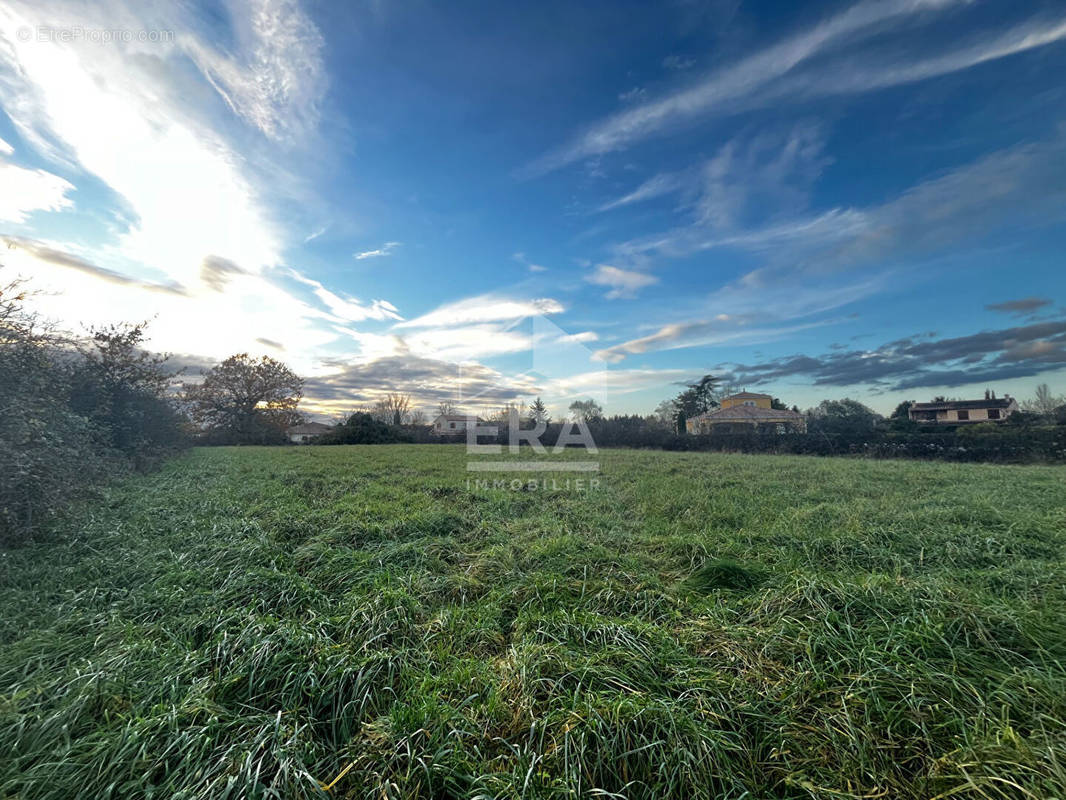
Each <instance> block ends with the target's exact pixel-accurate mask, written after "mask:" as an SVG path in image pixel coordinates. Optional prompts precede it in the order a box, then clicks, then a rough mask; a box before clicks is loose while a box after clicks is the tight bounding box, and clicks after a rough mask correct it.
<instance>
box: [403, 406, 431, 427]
mask: <svg viewBox="0 0 1066 800" xmlns="http://www.w3.org/2000/svg"><path fill="white" fill-rule="evenodd" d="M407 423H408V424H409V425H427V424H428V423H427V422H426V412H425V411H423V410H422V409H418V410H417V411H412V412H411V415H410V416H409V417H408V420H407Z"/></svg>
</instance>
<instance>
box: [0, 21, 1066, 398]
mask: <svg viewBox="0 0 1066 800" xmlns="http://www.w3.org/2000/svg"><path fill="white" fill-rule="evenodd" d="M1064 73H1066V9H1064V8H1063V6H1062V4H1061V3H1060V2H1029V3H1025V4H1017V3H1006V2H992V1H986V2H980V1H979V0H973V1H972V2H966V1H965V0H866V1H865V2H831V3H820V4H817V3H804V4H797V3H784V2H782V3H755V2H725V1H723V0H712V1H711V2H697V1H696V0H679V1H678V2H673V3H663V4H648V3H623V2H619V3H611V4H602V3H597V4H587V5H582V4H575V3H573V2H558V3H554V2H538V3H536V4H532V3H531V4H524V5H519V4H500V3H488V2H485V3H459V2H456V3H395V4H390V3H385V2H366V3H359V2H355V3H324V2H318V3H300V2H297V1H296V0H254V1H252V2H236V1H235V2H232V3H226V4H222V5H214V4H212V5H197V4H172V3H128V4H127V3H120V2H101V3H94V4H92V6H91V7H87V6H86V5H84V4H82V3H80V2H71V3H67V2H59V1H57V0H43V2H42V1H41V0H37V1H36V2H31V3H22V2H18V0H5V2H4V3H3V4H2V5H0V108H2V110H3V114H0V235H2V236H3V237H4V239H5V242H6V245H7V246H6V248H5V249H3V250H0V263H3V264H5V265H6V267H5V271H7V272H15V273H19V274H23V275H27V276H30V277H31V278H32V280H33V282H34V284H35V285H36V286H38V287H39V288H41V289H42V290H43V292H42V294H40V295H39V296H38V297H37V298H35V300H34V302H35V303H36V304H37V305H38V307H39V309H40V310H41V312H42V313H43V314H45V315H46V316H48V317H51V318H53V319H56V320H59V321H61V322H62V323H63V324H64V325H66V326H67V327H70V328H73V329H79V326H82V325H93V324H100V323H107V322H113V321H117V320H135V319H146V318H150V319H151V320H152V324H151V328H150V331H151V334H152V337H153V338H152V342H151V344H152V345H153V346H154V347H156V348H158V349H161V350H166V351H169V352H173V353H175V354H176V359H177V360H179V361H181V362H182V363H187V364H189V365H190V367H191V368H192V370H193V372H195V371H197V369H198V368H199V367H200V366H203V365H208V364H210V363H212V362H213V361H216V360H218V359H221V358H224V357H225V356H227V355H229V354H231V353H234V352H242V351H248V352H252V353H257V354H258V353H266V354H268V355H272V356H274V357H277V358H280V359H282V360H284V361H286V362H287V363H289V364H290V365H292V366H293V367H294V368H295V369H297V371H299V372H300V373H301V374H303V375H305V376H306V378H307V391H306V394H307V398H306V403H305V405H306V408H307V409H308V410H309V411H311V412H315V413H318V414H322V415H326V414H331V413H333V412H335V411H338V410H341V409H350V408H354V407H357V406H360V405H363V404H367V403H370V402H373V400H374V399H375V398H376V397H378V396H380V394H381V393H383V392H388V391H405V392H409V393H411V394H412V395H413V396H414V397H415V399H416V403H418V404H419V405H420V406H422V407H424V408H426V409H427V410H429V409H430V408H432V407H434V406H435V405H436V403H437V402H438V401H439V400H442V399H450V400H453V401H455V402H458V403H459V404H460V405H462V406H464V407H470V408H474V407H476V408H488V407H493V406H498V405H500V404H502V403H504V402H506V401H509V400H526V401H527V402H528V400H529V399H531V398H532V397H533V396H535V395H538V394H539V395H543V396H544V397H545V398H546V399H547V400H548V401H549V404H550V405H551V406H552V407H553V409H554V410H555V411H556V413H557V414H559V413H563V412H564V411H565V408H566V406H567V405H568V403H569V402H570V401H571V400H573V399H577V398H579V397H587V396H594V397H596V398H597V399H599V400H600V401H601V402H602V403H603V404H604V405H605V407H606V409H607V410H608V412H618V413H625V412H640V413H647V412H650V411H651V410H652V409H653V408H654V407H655V405H656V404H657V403H658V402H659V401H660V400H662V399H664V398H666V397H669V396H671V395H673V394H676V393H677V391H678V384H679V383H681V382H684V381H686V380H691V379H693V378H695V377H697V376H699V375H702V374H704V373H707V372H712V373H714V374H718V375H722V376H723V377H724V379H725V381H726V382H727V383H728V384H729V385H732V386H736V387H744V388H747V389H749V390H759V391H766V392H769V393H772V394H775V395H777V396H780V397H781V398H782V399H784V400H785V401H786V402H788V403H789V404H793V403H795V404H798V405H800V406H801V407H804V406H809V405H813V404H815V403H816V402H817V401H818V400H820V399H822V398H826V397H834V398H835V397H842V396H845V395H847V396H851V397H856V398H858V399H861V400H863V401H864V402H867V403H868V404H870V405H872V406H873V407H875V408H877V409H878V410H881V411H888V410H890V409H891V408H892V407H893V406H894V405H895V404H896V403H897V402H898V401H899V400H902V399H928V398H929V397H932V396H934V395H938V394H947V395H952V396H964V395H974V396H979V393H980V392H981V391H983V389H984V388H985V387H991V388H994V389H996V390H997V391H998V392H999V393H1000V394H1003V393H1007V392H1009V393H1012V394H1014V395H1017V396H1021V397H1025V396H1027V395H1029V394H1031V393H1032V390H1033V387H1034V386H1035V385H1036V384H1037V383H1040V382H1048V383H1050V384H1051V385H1052V388H1053V389H1056V390H1057V391H1060V392H1061V391H1063V390H1066V278H1064V272H1066V271H1064V269H1063V255H1062V254H1063V250H1064V247H1063V246H1064V243H1066V218H1064V209H1066V157H1064V156H1066V102H1064V101H1066V88H1064V87H1063V84H1062V79H1061V76H1062V75H1063V74H1064Z"/></svg>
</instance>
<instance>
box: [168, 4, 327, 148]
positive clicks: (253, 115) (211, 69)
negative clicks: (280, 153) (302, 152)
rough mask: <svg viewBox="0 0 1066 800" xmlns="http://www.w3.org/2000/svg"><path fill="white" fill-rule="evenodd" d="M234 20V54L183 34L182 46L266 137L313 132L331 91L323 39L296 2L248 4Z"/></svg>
mask: <svg viewBox="0 0 1066 800" xmlns="http://www.w3.org/2000/svg"><path fill="white" fill-rule="evenodd" d="M229 21H230V23H231V25H233V27H234V28H235V31H234V33H235V35H234V39H235V40H236V41H237V42H239V43H240V44H241V46H240V47H239V48H238V49H236V50H235V51H228V52H227V51H222V50H220V49H219V48H216V47H214V46H213V45H212V44H210V43H209V42H208V41H207V40H206V39H204V38H201V37H197V36H189V35H184V36H182V37H181V38H180V39H179V40H178V45H179V47H181V48H182V49H183V50H185V51H186V52H187V53H188V54H189V55H190V57H191V58H192V59H193V61H195V62H196V64H197V65H198V66H199V67H200V69H201V70H202V71H203V73H204V75H206V76H207V78H208V80H209V81H210V83H211V85H212V86H213V87H214V88H215V90H216V91H217V92H218V94H219V95H220V96H221V97H222V98H223V99H224V100H225V101H226V103H227V104H228V105H229V107H230V108H231V109H232V110H233V111H234V112H235V113H236V114H238V115H239V116H241V117H242V118H243V119H245V120H246V121H247V122H249V123H250V124H251V125H253V126H255V127H256V128H258V129H259V130H260V131H261V132H262V133H263V134H265V135H266V136H268V137H270V138H271V139H275V140H283V141H292V140H294V139H298V138H300V137H302V136H304V135H306V133H307V132H308V131H309V130H311V129H313V128H314V127H315V125H316V124H317V122H318V116H319V105H320V103H321V100H322V97H323V95H324V93H325V90H326V79H325V70H324V69H323V65H322V47H323V40H322V35H321V34H320V33H319V31H318V28H317V27H315V25H314V23H313V22H311V20H310V18H309V17H308V16H307V14H306V13H305V12H304V10H303V9H302V8H301V6H300V4H299V2H297V0H246V2H245V4H243V5H240V6H237V7H235V8H233V9H232V11H231V13H230V18H229Z"/></svg>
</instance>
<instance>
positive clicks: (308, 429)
mask: <svg viewBox="0 0 1066 800" xmlns="http://www.w3.org/2000/svg"><path fill="white" fill-rule="evenodd" d="M331 430H333V429H332V428H331V427H330V426H329V425H323V424H322V423H321V422H306V423H304V424H303V425H294V426H292V427H291V428H289V429H287V430H286V431H285V435H286V436H288V437H289V441H290V442H292V443H293V444H307V443H308V442H310V441H311V440H312V439H317V438H318V437H319V436H321V435H322V434H323V433H327V432H329V431H331Z"/></svg>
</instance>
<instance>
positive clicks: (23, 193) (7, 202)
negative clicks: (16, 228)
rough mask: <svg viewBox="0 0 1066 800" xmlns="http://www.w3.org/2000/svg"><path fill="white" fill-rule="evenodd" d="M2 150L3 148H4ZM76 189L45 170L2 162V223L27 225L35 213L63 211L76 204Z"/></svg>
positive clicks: (0, 193) (0, 210) (0, 175)
mask: <svg viewBox="0 0 1066 800" xmlns="http://www.w3.org/2000/svg"><path fill="white" fill-rule="evenodd" d="M0 149H2V148H0ZM73 190H74V186H73V185H72V184H71V183H69V182H68V181H65V180H63V178H60V177H59V176H58V175H53V174H52V173H50V172H45V171H44V170H43V169H25V168H23V167H16V166H15V165H14V164H9V163H7V162H6V161H0V220H4V221H6V222H25V221H26V217H27V215H28V214H29V213H31V212H33V211H60V210H62V209H64V208H69V207H71V206H72V205H73V202H72V201H71V199H70V198H69V197H67V193H68V192H71V191H73Z"/></svg>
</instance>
